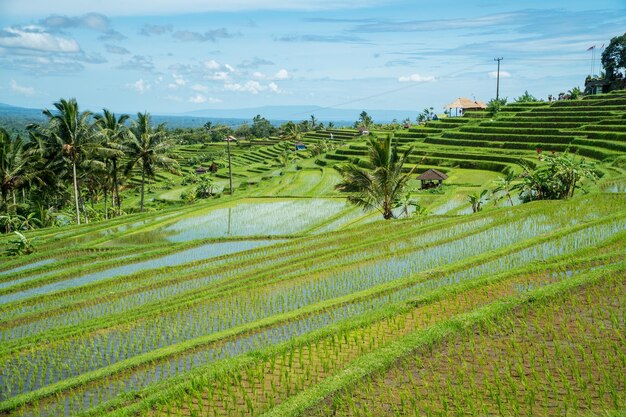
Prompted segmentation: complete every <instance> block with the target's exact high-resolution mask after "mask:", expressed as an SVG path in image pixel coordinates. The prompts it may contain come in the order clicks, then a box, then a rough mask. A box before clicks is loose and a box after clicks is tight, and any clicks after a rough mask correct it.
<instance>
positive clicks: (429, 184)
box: [417, 169, 448, 190]
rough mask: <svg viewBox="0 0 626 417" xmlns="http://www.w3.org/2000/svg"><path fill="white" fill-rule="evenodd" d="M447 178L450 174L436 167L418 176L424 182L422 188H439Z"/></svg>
mask: <svg viewBox="0 0 626 417" xmlns="http://www.w3.org/2000/svg"><path fill="white" fill-rule="evenodd" d="M447 178H448V176H447V175H446V174H444V173H443V172H441V171H437V170H436V169H429V170H428V171H426V172H424V173H422V174H421V175H419V176H418V177H417V179H418V180H420V181H421V182H422V190H425V189H428V188H437V187H439V186H440V185H441V184H443V180H445V179H447Z"/></svg>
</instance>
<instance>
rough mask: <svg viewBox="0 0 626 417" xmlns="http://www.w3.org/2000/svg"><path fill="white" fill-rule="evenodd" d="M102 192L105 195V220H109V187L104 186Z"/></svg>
mask: <svg viewBox="0 0 626 417" xmlns="http://www.w3.org/2000/svg"><path fill="white" fill-rule="evenodd" d="M102 192H103V193H104V219H105V220H109V211H108V210H107V208H108V207H107V197H108V195H109V192H108V190H107V187H106V186H104V187H103V188H102Z"/></svg>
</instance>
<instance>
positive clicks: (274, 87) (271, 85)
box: [267, 81, 280, 93]
mask: <svg viewBox="0 0 626 417" xmlns="http://www.w3.org/2000/svg"><path fill="white" fill-rule="evenodd" d="M267 88H269V89H270V91H271V92H272V93H280V88H278V85H277V84H276V83H275V82H273V81H272V82H271V83H269V84H268V85H267Z"/></svg>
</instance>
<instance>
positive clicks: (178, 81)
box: [168, 73, 187, 90]
mask: <svg viewBox="0 0 626 417" xmlns="http://www.w3.org/2000/svg"><path fill="white" fill-rule="evenodd" d="M172 78H174V82H173V83H170V84H168V87H169V88H171V89H172V90H175V89H177V88H178V87H182V86H184V85H185V84H187V80H185V77H183V76H182V75H179V74H176V73H174V74H172Z"/></svg>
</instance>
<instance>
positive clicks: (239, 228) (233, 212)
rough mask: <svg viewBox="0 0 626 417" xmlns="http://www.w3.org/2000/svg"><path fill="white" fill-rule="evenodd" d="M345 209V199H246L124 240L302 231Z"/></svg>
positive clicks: (138, 240)
mask: <svg viewBox="0 0 626 417" xmlns="http://www.w3.org/2000/svg"><path fill="white" fill-rule="evenodd" d="M345 209H346V203H345V202H344V201H343V200H332V199H321V198H318V199H293V200H283V199H280V200H278V199H277V200H276V201H272V200H259V201H254V200H245V201H244V202H241V203H239V204H236V205H234V206H232V207H222V208H214V209H211V210H209V211H207V212H204V213H202V214H196V215H192V216H189V217H186V218H183V219H181V220H178V221H176V222H174V223H170V224H168V225H166V226H162V227H158V228H156V229H154V230H151V231H147V232H141V233H137V234H134V235H131V236H129V237H127V238H125V239H124V241H125V242H128V243H136V242H142V243H146V242H159V241H164V240H165V241H170V242H186V241H190V240H196V239H206V238H212V237H229V236H270V235H272V236H275V235H290V234H296V233H302V232H303V231H305V230H307V229H310V228H312V227H314V226H316V225H318V224H322V223H323V222H325V221H326V220H327V219H329V218H330V217H332V216H334V215H336V214H339V213H340V212H341V211H342V210H345Z"/></svg>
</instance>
